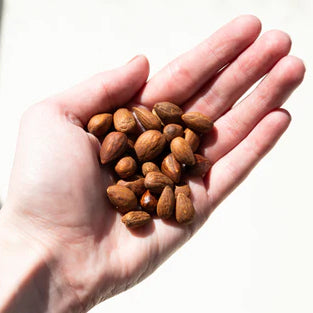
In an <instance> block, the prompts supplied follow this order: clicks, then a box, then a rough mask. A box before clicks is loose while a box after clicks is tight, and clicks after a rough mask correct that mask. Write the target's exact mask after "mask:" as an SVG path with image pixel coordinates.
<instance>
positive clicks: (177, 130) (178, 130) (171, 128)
mask: <svg viewBox="0 0 313 313" xmlns="http://www.w3.org/2000/svg"><path fill="white" fill-rule="evenodd" d="M163 134H164V135H165V139H166V140H167V141H168V142H171V141H172V139H174V138H175V137H182V136H183V135H184V130H183V127H182V126H181V125H178V124H167V125H166V126H165V127H164V129H163Z"/></svg>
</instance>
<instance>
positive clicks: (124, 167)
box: [114, 156, 137, 178]
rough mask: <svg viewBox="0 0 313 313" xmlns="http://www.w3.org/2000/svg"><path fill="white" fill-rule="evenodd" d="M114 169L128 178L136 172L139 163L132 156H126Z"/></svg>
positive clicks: (119, 174) (122, 176) (121, 175)
mask: <svg viewBox="0 0 313 313" xmlns="http://www.w3.org/2000/svg"><path fill="white" fill-rule="evenodd" d="M114 169H115V172H116V173H117V174H118V176H120V177H121V178H128V177H130V176H132V175H134V174H135V173H136V170H137V163H136V161H135V160H134V159H133V158H132V157H131V156H126V157H124V158H122V159H120V160H119V161H118V162H117V164H116V166H115V168H114Z"/></svg>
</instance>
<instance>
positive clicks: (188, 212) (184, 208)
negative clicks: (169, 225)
mask: <svg viewBox="0 0 313 313" xmlns="http://www.w3.org/2000/svg"><path fill="white" fill-rule="evenodd" d="M175 215H176V221H177V222H178V223H180V224H190V223H191V222H192V221H193V218H194V215H195V209H194V207H193V205H192V202H191V200H190V199H189V198H188V197H187V196H186V195H185V194H183V193H179V194H178V195H177V198H176V210H175Z"/></svg>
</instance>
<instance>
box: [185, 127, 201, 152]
mask: <svg viewBox="0 0 313 313" xmlns="http://www.w3.org/2000/svg"><path fill="white" fill-rule="evenodd" d="M185 140H186V141H187V142H188V143H189V146H190V148H191V150H192V151H193V152H196V151H197V150H198V148H199V145H200V137H199V136H198V135H197V134H196V133H195V132H194V131H193V130H191V129H190V128H186V129H185Z"/></svg>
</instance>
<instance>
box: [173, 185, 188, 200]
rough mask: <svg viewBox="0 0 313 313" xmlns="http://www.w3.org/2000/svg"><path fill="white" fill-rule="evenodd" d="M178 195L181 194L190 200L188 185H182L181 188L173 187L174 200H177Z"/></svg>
mask: <svg viewBox="0 0 313 313" xmlns="http://www.w3.org/2000/svg"><path fill="white" fill-rule="evenodd" d="M179 193H183V194H184V195H185V196H187V197H188V198H190V195H191V190H190V187H189V185H182V186H178V185H176V186H175V198H177V196H178V194H179Z"/></svg>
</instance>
